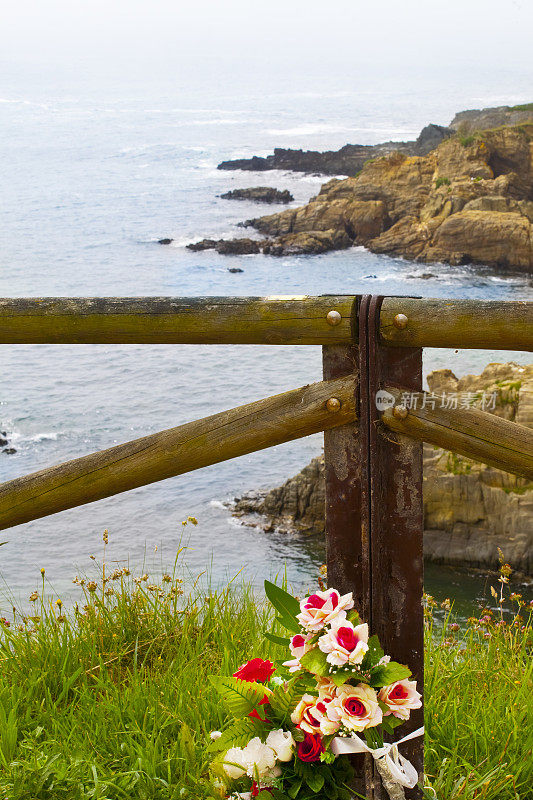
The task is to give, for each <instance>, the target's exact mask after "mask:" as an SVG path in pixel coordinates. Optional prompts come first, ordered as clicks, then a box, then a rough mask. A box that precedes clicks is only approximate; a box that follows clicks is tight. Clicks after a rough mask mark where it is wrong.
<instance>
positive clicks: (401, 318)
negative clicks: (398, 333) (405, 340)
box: [394, 314, 409, 330]
mask: <svg viewBox="0 0 533 800" xmlns="http://www.w3.org/2000/svg"><path fill="white" fill-rule="evenodd" d="M408 322H409V318H408V317H406V316H405V314H396V316H395V317H394V324H395V325H396V327H397V328H399V329H400V330H403V329H404V328H407V323H408Z"/></svg>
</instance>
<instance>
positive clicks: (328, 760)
mask: <svg viewBox="0 0 533 800" xmlns="http://www.w3.org/2000/svg"><path fill="white" fill-rule="evenodd" d="M320 760H321V761H322V763H324V764H333V762H334V761H335V756H334V755H333V753H332V752H331V750H325V751H324V752H323V753H320Z"/></svg>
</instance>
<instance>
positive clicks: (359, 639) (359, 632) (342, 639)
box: [318, 617, 368, 667]
mask: <svg viewBox="0 0 533 800" xmlns="http://www.w3.org/2000/svg"><path fill="white" fill-rule="evenodd" d="M367 642H368V625H367V624H366V622H365V623H363V624H362V625H357V626H356V627H354V626H353V625H352V623H351V622H348V620H346V619H343V618H342V617H340V618H338V619H336V620H333V622H332V623H331V628H330V630H329V631H328V633H326V634H324V636H321V637H320V639H319V640H318V646H319V648H320V649H321V650H322V652H323V653H327V656H326V661H327V662H328V663H329V664H333V665H334V666H336V667H342V666H343V665H344V664H350V665H355V664H360V663H361V661H362V660H363V658H364V655H365V653H366V651H367V650H368V644H367Z"/></svg>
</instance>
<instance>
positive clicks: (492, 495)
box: [233, 362, 533, 575]
mask: <svg viewBox="0 0 533 800" xmlns="http://www.w3.org/2000/svg"><path fill="white" fill-rule="evenodd" d="M427 380H428V385H429V387H430V390H431V391H432V392H434V393H435V394H442V393H443V392H446V394H450V393H454V392H456V393H460V394H463V393H468V396H469V397H471V398H472V399H473V404H474V405H478V406H479V405H480V404H481V403H482V402H483V394H484V396H485V398H486V397H490V398H494V400H493V401H492V400H491V402H490V406H492V405H494V408H491V407H488V409H487V410H490V411H491V413H494V414H497V415H498V416H501V417H504V418H505V419H509V420H512V421H514V422H517V423H518V424H521V425H525V426H527V427H530V428H533V364H532V365H528V366H525V367H524V366H519V365H517V364H514V363H512V362H511V363H508V364H489V365H488V366H487V367H486V368H485V370H484V371H483V372H482V374H481V375H466V376H464V377H463V378H460V379H457V378H456V376H455V375H454V374H453V372H452V371H451V370H438V371H435V372H432V373H430V375H428V378H427ZM233 513H234V514H235V515H236V516H238V517H240V518H242V520H243V521H244V522H246V523H247V524H253V525H259V526H260V527H263V528H264V529H265V530H267V531H268V530H278V531H282V532H286V533H288V534H289V533H293V532H296V531H300V532H304V533H308V534H314V535H321V534H323V533H324V462H323V457H322V456H318V457H316V458H314V459H313V460H312V461H311V463H310V464H308V465H307V466H306V467H305V468H304V469H303V470H302V471H301V472H300V473H298V474H297V475H295V476H294V477H292V478H290V479H289V480H288V481H287V482H286V483H284V484H283V485H282V486H280V487H276V488H274V489H272V490H270V491H268V492H263V493H254V494H249V495H247V496H245V497H242V498H239V499H236V501H235V503H234V505H233ZM424 529H425V530H424V554H425V558H426V559H427V560H428V561H432V562H435V563H439V564H451V565H462V566H469V567H473V568H480V569H497V567H498V547H500V548H501V549H502V551H503V553H504V556H505V558H506V560H507V561H508V562H509V563H510V564H511V565H512V567H513V568H514V569H515V570H517V571H518V572H520V573H522V574H525V575H533V484H531V483H528V482H527V481H526V480H525V479H523V478H518V477H516V476H514V475H510V474H508V473H505V472H502V471H500V470H497V469H493V468H491V467H487V466H485V465H483V464H479V463H476V462H474V461H471V460H470V459H467V458H464V457H462V456H458V455H456V454H453V453H449V452H446V451H444V450H441V449H439V448H435V447H433V446H431V445H424Z"/></svg>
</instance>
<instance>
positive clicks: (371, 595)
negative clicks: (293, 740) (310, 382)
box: [323, 295, 424, 800]
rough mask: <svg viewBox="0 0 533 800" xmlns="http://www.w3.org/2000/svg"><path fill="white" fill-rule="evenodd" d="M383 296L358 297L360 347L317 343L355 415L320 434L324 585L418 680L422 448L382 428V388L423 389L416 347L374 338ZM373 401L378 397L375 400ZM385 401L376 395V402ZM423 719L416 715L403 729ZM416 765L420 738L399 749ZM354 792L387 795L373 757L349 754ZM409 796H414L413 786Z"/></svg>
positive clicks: (355, 317)
mask: <svg viewBox="0 0 533 800" xmlns="http://www.w3.org/2000/svg"><path fill="white" fill-rule="evenodd" d="M382 301H383V297H381V296H372V295H364V296H363V297H361V298H360V299H359V298H358V301H356V303H354V309H353V314H352V324H353V333H354V339H357V340H358V346H357V347H356V346H328V347H324V348H323V354H324V377H325V378H326V379H329V378H334V377H339V376H340V375H346V374H348V373H351V374H353V376H354V393H355V398H356V408H357V415H358V416H357V422H356V423H354V424H350V425H344V426H342V427H339V428H336V429H334V430H331V431H327V432H325V434H324V458H325V476H326V541H327V565H328V582H329V584H330V585H331V586H335V587H338V588H339V589H340V590H341V591H352V592H353V593H354V599H355V603H356V608H357V609H358V610H359V611H360V613H361V615H362V617H363V618H364V619H365V620H367V621H368V623H369V625H370V628H371V630H372V631H373V632H374V633H376V634H377V635H378V636H379V639H380V641H381V643H382V645H383V647H384V649H385V652H386V653H389V654H390V655H391V656H392V658H393V659H394V660H396V661H400V662H402V663H405V664H408V665H409V667H410V668H411V669H412V671H413V676H414V677H415V678H416V680H417V682H418V685H419V687H422V685H423V656H424V648H423V610H422V591H423V589H422V580H423V556H422V531H423V513H422V445H421V444H420V443H419V442H415V441H414V440H412V439H410V438H408V437H406V436H402V435H396V434H392V433H391V432H390V431H388V430H382V429H381V424H380V413H379V412H380V409H379V407H378V405H381V403H385V404H386V402H387V395H386V394H382V395H378V392H379V391H380V389H381V388H382V386H383V385H384V384H388V385H390V386H391V385H392V386H394V385H398V386H400V387H403V388H404V389H406V390H408V391H413V392H414V391H420V390H421V388H422V350H421V348H400V347H386V346H384V345H383V344H381V342H380V331H379V321H380V309H381V304H382ZM378 398H379V400H378ZM379 401H381V402H379ZM421 724H422V713H421V712H414V713H413V714H412V718H411V720H410V722H409V724H408V725H405V726H402V733H403V732H404V731H405V732H408V730H411V729H413V730H414V729H415V728H417V727H419V726H420V725H421ZM402 752H403V753H404V754H405V755H406V756H407V757H408V758H409V760H410V761H412V763H413V764H414V766H415V767H416V768H417V770H418V771H419V772H421V771H422V769H423V743H422V742H421V740H420V739H417V740H413V741H412V742H409V743H407V744H406V745H405V746H404V747H402ZM355 764H356V765H357V764H358V765H359V766H360V769H359V771H358V785H357V786H356V787H355V788H356V790H357V791H362V792H364V793H365V795H366V797H367V798H372V799H373V800H384V798H383V794H382V789H381V782H380V780H379V778H378V777H377V774H375V773H374V769H373V763H372V759H371V758H366V759H365V761H364V765H362V759H360V760H359V761H357V760H356V761H355ZM406 796H407V797H408V798H411V799H412V800H415V798H420V797H421V793H420V792H419V790H418V789H413V790H407V791H406Z"/></svg>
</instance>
